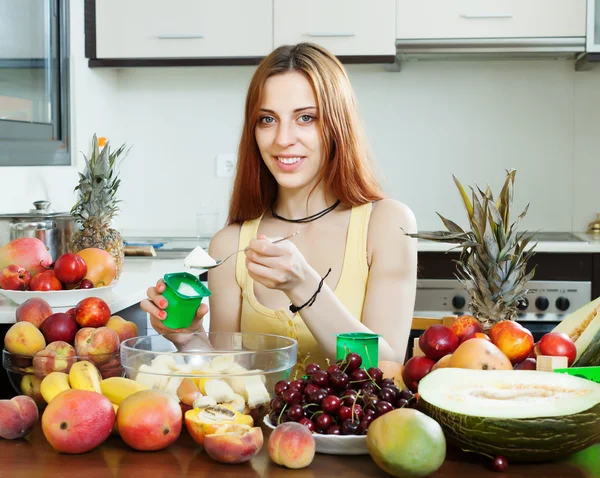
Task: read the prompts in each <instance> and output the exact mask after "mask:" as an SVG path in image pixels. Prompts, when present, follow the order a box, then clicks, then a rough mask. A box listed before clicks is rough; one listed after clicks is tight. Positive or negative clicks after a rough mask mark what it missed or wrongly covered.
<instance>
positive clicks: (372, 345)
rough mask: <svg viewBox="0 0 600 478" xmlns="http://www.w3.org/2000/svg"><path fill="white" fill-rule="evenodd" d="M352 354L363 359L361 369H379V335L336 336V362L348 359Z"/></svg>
mask: <svg viewBox="0 0 600 478" xmlns="http://www.w3.org/2000/svg"><path fill="white" fill-rule="evenodd" d="M350 352H354V353H357V354H358V355H360V356H361V358H362V365H361V368H365V369H367V368H370V367H377V366H378V364H379V335H377V334H367V333H364V332H350V333H347V334H338V335H337V336H336V360H342V359H344V358H346V355H348V354H349V353H350Z"/></svg>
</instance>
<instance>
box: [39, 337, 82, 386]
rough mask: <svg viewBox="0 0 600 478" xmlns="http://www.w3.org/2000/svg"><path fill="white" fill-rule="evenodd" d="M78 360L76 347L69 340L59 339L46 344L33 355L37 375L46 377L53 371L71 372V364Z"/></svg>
mask: <svg viewBox="0 0 600 478" xmlns="http://www.w3.org/2000/svg"><path fill="white" fill-rule="evenodd" d="M76 361H77V359H76V358H75V349H74V348H73V346H72V345H70V344H68V343H67V342H62V341H60V340H57V341H56V342H51V343H49V344H48V345H46V348H45V349H44V350H40V351H39V352H38V353H37V354H35V357H33V371H34V373H35V375H36V376H38V377H40V378H44V377H45V376H46V375H48V374H49V373H51V372H64V373H69V370H70V369H71V366H72V365H73V364H74V363H75V362H76Z"/></svg>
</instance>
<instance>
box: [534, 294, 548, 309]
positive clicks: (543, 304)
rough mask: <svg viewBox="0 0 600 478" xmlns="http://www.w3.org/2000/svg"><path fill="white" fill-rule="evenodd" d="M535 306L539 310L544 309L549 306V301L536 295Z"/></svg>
mask: <svg viewBox="0 0 600 478" xmlns="http://www.w3.org/2000/svg"><path fill="white" fill-rule="evenodd" d="M535 306H536V307H537V308H538V309H539V310H546V309H547V308H548V307H549V306H550V301H549V300H548V299H546V298H545V297H538V298H537V299H535Z"/></svg>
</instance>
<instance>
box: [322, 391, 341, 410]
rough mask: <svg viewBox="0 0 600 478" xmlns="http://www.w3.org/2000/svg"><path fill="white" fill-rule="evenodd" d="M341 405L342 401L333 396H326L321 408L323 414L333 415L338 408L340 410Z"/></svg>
mask: <svg viewBox="0 0 600 478" xmlns="http://www.w3.org/2000/svg"><path fill="white" fill-rule="evenodd" d="M341 404H342V401H341V400H340V399H339V398H338V397H336V396H335V395H328V396H327V397H325V398H324V399H323V401H322V402H321V408H322V409H323V411H324V412H325V413H335V412H336V411H337V410H338V408H340V405H341Z"/></svg>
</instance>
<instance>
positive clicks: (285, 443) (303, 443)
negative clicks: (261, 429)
mask: <svg viewBox="0 0 600 478" xmlns="http://www.w3.org/2000/svg"><path fill="white" fill-rule="evenodd" d="M268 450H269V457H270V458H271V460H273V461H274V462H275V463H277V464H278V465H282V466H285V467H286V468H292V469H300V468H306V467H307V466H308V465H310V464H311V463H312V461H313V459H314V457H315V450H316V444H315V438H314V437H313V434H312V433H311V431H310V430H309V429H308V428H307V427H305V426H304V425H301V424H300V423H295V422H287V423H282V424H281V425H278V426H277V428H275V430H273V432H272V433H271V435H270V436H269V441H268Z"/></svg>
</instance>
